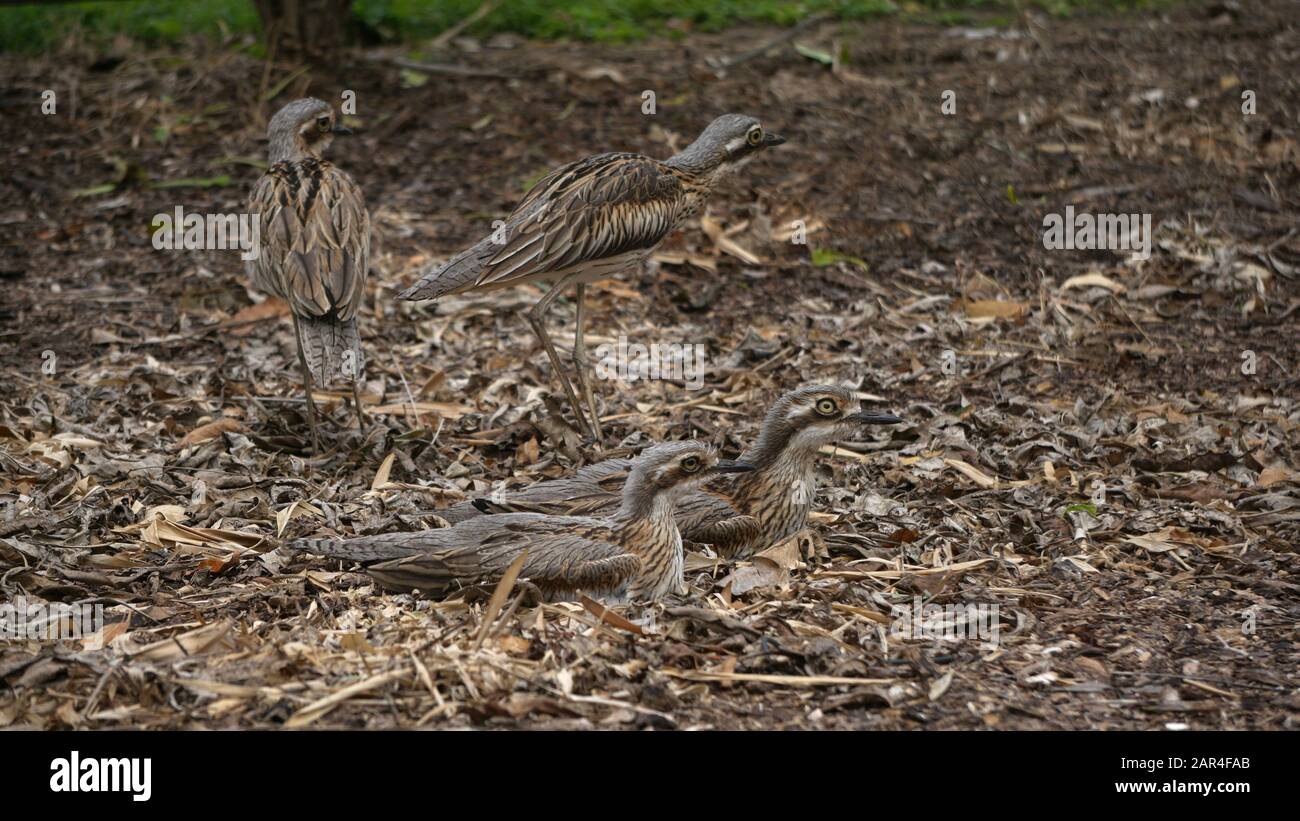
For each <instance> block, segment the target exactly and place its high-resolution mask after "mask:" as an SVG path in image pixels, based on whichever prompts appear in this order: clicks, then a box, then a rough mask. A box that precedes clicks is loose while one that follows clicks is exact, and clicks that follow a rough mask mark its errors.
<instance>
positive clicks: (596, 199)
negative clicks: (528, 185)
mask: <svg viewBox="0 0 1300 821" xmlns="http://www.w3.org/2000/svg"><path fill="white" fill-rule="evenodd" d="M783 142H785V140H784V139H783V138H782V137H779V136H777V135H776V134H770V133H768V132H766V131H764V130H763V126H762V125H761V124H760V123H759V121H758V120H756V119H754V118H753V117H748V116H745V115H743V114H724V115H723V116H721V117H719V118H717V119H716V120H714V121H713V122H712V123H710V124H709V126H708V128H706V129H704V133H702V134H701V135H700V136H699V138H698V139H696V140H695V142H693V143H691V144H690V145H689V146H687V148H686V149H685V150H684V151H682V152H680V153H678V154H675V155H673V156H672V157H670V158H669V159H667V160H656V159H652V158H650V157H645V156H642V155H640V154H599V155H596V156H594V157H587V158H586V159H583V160H578V161H577V162H573V163H570V164H568V165H565V166H563V167H561V168H558V169H556V170H555V171H553V172H551V173H550V174H549V175H547V176H546V177H545V178H543V179H542V180H541V181H540V182H538V183H537V184H536V185H535V186H533V188H532V190H530V191H529V192H528V194H527V195H526V196H525V197H524V199H523V201H522V202H520V203H519V205H518V206H516V207H515V209H514V211H512V212H511V213H510V216H509V217H507V218H506V220H505V225H504V229H503V230H497V231H494V232H493V233H492V234H491V235H489V236H487V237H485V238H483V239H482V240H480V241H478V242H477V243H475V244H474V245H472V246H470V247H469V248H467V249H466V250H464V251H462V252H460V253H459V254H457V255H456V256H454V257H452V258H451V259H450V260H448V261H447V262H445V263H443V264H441V265H438V266H436V267H435V268H434V269H433V270H429V271H426V272H423V273H422V275H421V277H420V280H419V282H417V283H416V284H415V285H413V286H412V287H410V288H408V289H406V290H405V291H403V292H402V293H401V294H399V295H398V297H399V298H400V299H435V298H437V297H441V296H446V295H448V294H458V293H462V292H464V291H471V290H487V289H493V288H503V287H507V286H510V285H518V284H519V283H522V282H534V281H539V280H553V281H554V282H553V284H552V285H551V286H550V288H549V290H547V291H546V294H545V295H544V296H543V297H542V298H541V299H540V300H539V301H538V302H537V304H536V305H534V306H533V307H532V309H531V310H530V311H529V312H528V321H529V323H531V325H532V327H533V331H534V332H535V333H536V334H537V336H538V338H539V339H540V340H541V342H542V345H543V347H545V349H546V354H547V356H548V357H549V359H550V362H551V368H552V369H553V370H554V371H555V375H556V378H557V379H558V380H559V381H560V384H561V386H562V387H563V389H564V392H565V395H566V397H567V398H568V400H569V404H570V406H571V408H572V410H573V413H574V415H575V416H576V417H578V418H579V419H580V420H582V424H583V426H584V427H586V428H587V432H588V433H589V434H590V435H591V437H592V438H593V439H594V441H595V442H596V445H597V447H599V446H600V441H601V433H600V415H599V413H598V412H597V410H596V402H595V398H594V397H593V395H592V393H591V385H590V384H589V382H588V378H587V370H588V369H589V360H588V359H587V350H586V341H585V339H584V336H583V328H582V326H583V302H584V297H585V291H586V283H588V282H590V281H592V280H596V279H602V278H604V277H608V276H612V275H614V274H617V273H620V272H622V271H627V270H636V269H637V268H638V267H639V266H640V265H641V264H642V263H643V262H644V261H645V259H646V258H647V257H649V255H650V254H651V253H652V252H653V251H654V249H655V248H657V247H658V246H659V245H660V243H662V242H663V241H664V239H665V238H667V237H668V235H669V234H671V233H672V232H673V231H674V230H675V229H676V228H677V227H678V226H679V225H681V224H682V222H684V221H685V220H686V219H687V218H688V217H690V216H691V215H692V214H694V213H695V212H696V211H698V210H699V209H700V207H701V206H702V205H703V204H704V202H705V201H706V200H707V199H708V197H709V195H710V194H711V193H712V192H713V188H714V186H715V185H716V184H717V183H718V181H719V180H721V179H723V178H724V177H725V176H727V175H728V174H729V173H731V172H733V171H735V170H737V169H739V168H741V167H743V166H744V165H745V164H746V163H747V162H749V161H750V160H751V159H753V158H754V157H755V156H757V155H758V154H759V153H760V152H762V151H763V150H764V149H766V148H769V147H771V146H774V145H780V144H781V143H783ZM571 283H575V284H576V285H577V316H576V321H575V324H576V325H577V328H576V331H575V334H574V338H573V360H574V366H575V373H576V374H577V377H578V381H579V383H580V385H581V387H582V392H583V396H584V398H585V400H586V403H587V411H588V412H589V413H590V417H591V418H590V420H588V419H587V418H586V417H585V416H584V415H583V413H582V412H581V411H580V410H579V404H578V398H577V395H576V394H575V393H574V390H573V384H572V382H570V380H569V378H568V376H566V375H565V373H564V371H563V370H562V369H561V368H560V360H559V356H558V355H557V354H556V352H555V346H554V345H552V344H551V338H550V336H549V335H548V334H547V332H546V323H545V315H546V310H547V308H548V307H549V306H550V304H551V302H552V301H553V300H554V299H555V298H556V297H557V296H558V295H559V294H560V292H561V291H563V290H564V289H565V288H566V287H567V286H568V285H569V284H571Z"/></svg>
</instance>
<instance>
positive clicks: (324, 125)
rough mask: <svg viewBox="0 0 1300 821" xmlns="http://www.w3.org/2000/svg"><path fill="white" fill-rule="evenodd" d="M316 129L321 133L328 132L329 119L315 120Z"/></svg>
mask: <svg viewBox="0 0 1300 821" xmlns="http://www.w3.org/2000/svg"><path fill="white" fill-rule="evenodd" d="M316 127H317V128H319V129H320V130H321V131H329V130H330V118H329V117H321V118H320V119H318V120H316Z"/></svg>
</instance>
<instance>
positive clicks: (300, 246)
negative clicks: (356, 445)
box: [247, 97, 370, 452]
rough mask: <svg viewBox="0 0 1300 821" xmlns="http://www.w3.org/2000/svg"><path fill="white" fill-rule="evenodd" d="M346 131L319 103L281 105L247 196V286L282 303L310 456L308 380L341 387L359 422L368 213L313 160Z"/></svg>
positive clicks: (345, 181)
mask: <svg viewBox="0 0 1300 821" xmlns="http://www.w3.org/2000/svg"><path fill="white" fill-rule="evenodd" d="M350 133H351V131H350V130H349V129H346V128H343V127H342V126H340V125H339V124H338V121H337V119H336V118H335V116H334V109H333V108H332V107H331V106H330V105H329V104H328V103H326V102H323V101H321V100H316V99H313V98H310V97H307V98H304V99H301V100H294V101H293V102H291V103H289V104H288V105H286V106H285V107H284V108H282V109H280V110H279V111H278V112H276V114H275V116H274V117H272V118H271V122H270V124H269V125H268V126H267V136H268V137H269V139H270V153H271V165H270V167H269V168H267V169H266V173H265V174H263V175H262V176H261V178H259V179H258V181H257V185H256V187H255V188H254V189H253V194H252V196H251V197H250V199H249V209H250V210H251V211H252V212H253V213H255V214H261V217H260V220H261V236H262V247H261V249H260V253H259V254H258V255H257V257H256V258H254V259H252V260H250V261H249V262H248V264H247V267H248V273H249V276H251V277H252V280H253V282H254V284H255V285H257V287H259V288H261V289H262V290H264V291H269V292H270V293H272V294H275V295H276V296H278V297H280V298H281V299H283V300H285V301H286V302H288V303H289V310H290V311H291V312H292V314H293V330H294V336H295V338H296V340H297V343H298V365H299V366H300V367H301V368H302V379H303V387H304V390H305V391H306V393H307V421H308V422H309V423H310V424H311V435H312V443H313V444H314V445H315V448H316V451H317V452H319V451H320V432H319V429H318V428H317V426H316V405H315V403H314V402H313V401H312V396H311V393H312V382H313V380H314V381H315V382H316V383H317V384H319V385H321V386H322V387H327V386H328V385H329V384H330V383H331V382H334V381H336V380H338V379H344V380H347V381H349V382H351V383H352V397H353V401H354V402H355V403H356V412H357V421H358V423H360V421H361V396H360V392H359V390H358V385H359V382H360V380H361V378H362V374H363V371H364V365H365V360H364V357H363V356H362V353H361V335H360V334H359V333H358V332H357V313H358V311H359V310H360V308H361V297H362V295H363V293H364V291H365V287H364V286H365V282H366V272H367V270H368V266H369V264H370V214H369V213H368V212H367V211H366V202H365V197H363V196H362V194H361V189H360V188H359V187H358V186H357V184H356V183H355V182H353V181H352V178H351V177H350V176H348V175H347V173H346V172H344V171H341V170H339V169H338V168H336V167H335V166H334V165H333V164H332V163H330V162H328V161H327V160H324V159H321V155H322V154H323V153H324V151H325V149H327V148H329V145H330V143H331V142H333V140H334V135H335V134H350Z"/></svg>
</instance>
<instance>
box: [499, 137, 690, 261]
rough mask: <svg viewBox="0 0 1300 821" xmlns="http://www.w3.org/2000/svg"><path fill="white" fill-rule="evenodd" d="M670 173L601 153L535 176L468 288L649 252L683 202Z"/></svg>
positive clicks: (633, 158) (645, 161) (651, 163)
mask: <svg viewBox="0 0 1300 821" xmlns="http://www.w3.org/2000/svg"><path fill="white" fill-rule="evenodd" d="M685 199H686V197H685V188H684V187H683V185H682V181H681V179H680V178H679V177H678V176H677V174H676V173H675V172H674V171H673V169H671V168H669V167H668V166H665V165H664V164H663V163H660V162H658V161H657V160H653V159H650V158H649V157H643V156H641V155H639V154H601V155H598V156H595V157H588V158H587V159H584V160H579V161H578V162H575V163H570V164H569V165H566V166H564V167H562V168H559V169H557V170H555V171H554V172H552V173H551V174H550V175H548V176H547V177H545V178H544V179H542V180H541V181H540V182H538V183H537V185H536V186H534V187H533V189H532V190H531V191H530V192H529V193H528V195H527V196H526V197H525V198H524V200H523V202H521V203H520V204H519V206H518V207H516V208H515V210H514V212H513V213H511V215H510V218H509V219H507V220H506V237H505V239H506V241H505V244H504V245H502V246H500V250H498V251H497V252H496V254H495V255H494V256H493V257H492V258H491V259H490V260H488V262H487V264H486V265H484V266H483V269H482V271H481V272H480V274H479V278H478V281H477V282H476V284H475V287H483V286H488V285H502V284H505V283H508V282H513V281H517V280H523V279H528V278H531V277H535V276H540V275H543V274H548V273H552V272H557V271H563V270H566V269H570V268H574V267H575V266H578V265H580V264H582V263H585V262H591V261H594V260H599V259H607V258H610V257H615V256H618V255H620V254H624V253H627V252H630V251H636V250H640V249H646V250H648V249H650V248H653V247H655V246H656V245H658V244H659V243H660V242H662V241H663V239H664V237H666V236H667V235H668V233H669V232H670V231H671V230H672V229H673V226H674V225H675V224H676V222H677V218H678V215H679V214H680V213H681V210H682V208H683V206H684V205H685Z"/></svg>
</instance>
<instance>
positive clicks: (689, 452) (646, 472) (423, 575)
mask: <svg viewBox="0 0 1300 821" xmlns="http://www.w3.org/2000/svg"><path fill="white" fill-rule="evenodd" d="M747 470H753V467H752V466H751V465H747V464H744V463H742V462H729V461H725V460H720V459H719V458H718V454H717V452H716V451H715V450H714V449H713V448H712V447H711V446H709V445H707V444H705V443H703V442H671V443H668V444H664V445H656V446H655V447H652V448H648V449H646V450H645V451H644V452H642V454H641V455H640V456H639V457H637V458H636V459H634V460H632V461H631V468H630V470H629V471H628V472H627V476H626V481H625V482H624V483H623V487H622V494H621V496H620V501H619V503H618V504H617V506H616V507H614V508H613V509H612V510H610V511H609V512H608V515H607V517H606V518H591V517H585V516H549V515H546V514H542V513H503V514H501V515H498V516H481V517H477V518H474V519H471V520H469V521H466V522H463V523H461V524H458V525H455V526H454V527H446V528H442V529H440V530H424V531H420V532H417V533H388V534H384V535H381V536H365V537H361V538H357V539H346V540H340V539H299V540H297V541H295V542H292V543H291V544H290V545H289V547H290V549H291V550H294V551H306V552H308V553H315V554H317V555H320V556H329V557H331V558H338V559H351V560H354V561H359V562H378V563H377V564H372V565H370V566H369V567H367V568H366V572H368V573H369V574H370V575H371V576H372V577H374V578H375V579H376V580H377V581H379V583H380V584H381V585H383V586H384V587H387V588H390V589H395V590H413V589H416V588H419V589H420V590H424V591H426V592H429V593H433V594H435V595H445V594H447V593H451V592H453V591H455V590H457V589H459V588H461V587H466V586H474V585H480V584H488V583H491V582H493V581H495V580H497V579H500V578H501V576H502V575H503V574H504V573H505V571H506V569H507V568H509V566H510V564H511V563H512V562H513V561H514V560H515V559H516V558H517V557H518V556H519V555H520V554H521V553H523V552H524V551H527V552H528V555H527V558H526V559H525V560H524V564H523V567H522V569H521V570H520V574H519V576H520V578H523V579H528V580H529V581H531V582H532V583H534V584H536V585H537V586H538V588H539V589H540V590H541V591H542V593H543V594H544V595H546V596H547V597H548V598H564V597H569V596H572V594H573V593H575V592H576V591H578V590H582V591H585V592H587V593H588V594H590V595H593V596H599V597H602V598H606V599H610V600H624V599H632V600H637V601H641V600H650V601H655V600H658V599H660V598H662V597H663V596H665V595H667V594H669V593H674V592H677V591H679V590H682V589H684V587H685V583H684V581H683V579H682V564H683V554H682V537H681V534H680V533H679V532H678V531H677V525H676V524H675V523H674V521H673V505H674V503H675V502H676V500H677V498H678V497H679V496H681V494H682V493H684V492H686V491H687V490H688V489H689V488H691V487H694V486H696V485H698V484H700V483H701V482H703V481H705V480H707V479H709V478H711V477H713V476H716V475H717V474H719V473H736V472H743V471H747Z"/></svg>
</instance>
